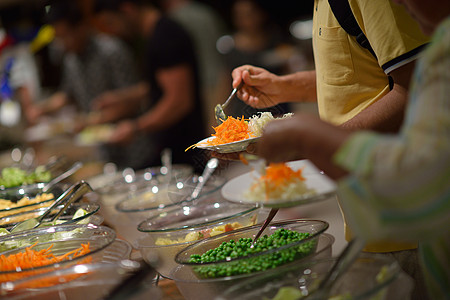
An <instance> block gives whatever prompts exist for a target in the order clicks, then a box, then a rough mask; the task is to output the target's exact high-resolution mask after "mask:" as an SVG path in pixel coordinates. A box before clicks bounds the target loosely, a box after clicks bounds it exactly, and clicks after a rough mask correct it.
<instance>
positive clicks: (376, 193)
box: [258, 0, 450, 300]
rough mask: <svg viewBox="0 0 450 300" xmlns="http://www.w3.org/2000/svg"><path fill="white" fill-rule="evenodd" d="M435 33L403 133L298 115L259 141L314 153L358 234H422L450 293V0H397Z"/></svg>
mask: <svg viewBox="0 0 450 300" xmlns="http://www.w3.org/2000/svg"><path fill="white" fill-rule="evenodd" d="M395 2H397V3H401V4H403V5H404V6H406V8H407V10H408V11H409V12H410V14H411V15H412V16H414V18H415V19H417V20H418V22H419V24H420V27H421V29H422V30H423V31H424V33H426V34H430V35H431V34H433V37H432V40H431V43H430V44H429V45H428V46H427V48H426V49H425V50H424V53H423V56H422V57H421V58H419V60H418V62H417V64H416V68H415V71H414V75H413V79H412V84H411V92H410V94H409V99H408V104H407V108H406V115H405V120H404V122H403V124H402V127H401V130H400V132H399V133H398V134H395V135H392V134H390V135H387V134H381V133H376V132H373V131H356V132H351V131H348V130H345V129H344V128H342V127H336V126H333V125H331V124H329V123H325V122H323V121H321V120H319V119H318V118H316V117H313V116H308V115H298V116H296V117H295V118H292V119H291V120H286V121H284V120H283V121H275V122H273V123H271V124H269V125H268V126H267V127H266V129H265V131H264V134H263V136H262V138H261V141H260V143H259V145H258V150H259V154H260V155H261V156H262V157H264V158H266V159H268V160H269V161H287V160H293V159H298V158H309V159H310V160H312V161H313V162H314V164H316V165H317V166H318V167H319V168H321V170H324V171H325V172H326V173H327V174H328V175H330V176H332V177H334V178H335V179H338V180H339V181H338V187H339V188H338V193H339V199H340V203H341V206H342V209H343V210H344V213H345V215H346V219H347V220H348V222H349V224H350V225H351V226H352V229H353V230H354V231H355V233H356V234H357V236H360V237H363V238H365V239H366V240H368V241H379V240H382V239H389V240H396V241H403V242H414V241H416V240H418V241H419V251H418V254H419V259H420V266H421V269H422V271H423V274H424V279H423V278H422V279H418V278H416V281H415V284H416V286H422V285H423V284H424V283H425V284H426V287H427V289H426V292H427V294H428V297H427V294H426V293H425V291H421V290H420V289H419V290H417V289H416V290H415V291H414V293H413V295H412V298H413V299H420V300H423V299H433V300H436V299H450V181H449V174H450V155H449V153H450V105H449V104H450V102H449V101H450V99H449V94H450V72H449V70H450V2H448V1H439V0H430V1H427V2H423V1H422V0H395Z"/></svg>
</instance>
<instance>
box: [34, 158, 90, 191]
mask: <svg viewBox="0 0 450 300" xmlns="http://www.w3.org/2000/svg"><path fill="white" fill-rule="evenodd" d="M82 166H83V163H81V162H76V163H74V164H73V165H72V167H70V168H69V169H68V170H67V171H65V172H63V173H61V174H60V175H59V176H57V177H55V178H53V179H52V180H51V181H50V182H49V183H47V184H46V185H45V186H44V188H43V189H42V192H43V193H46V192H48V190H50V189H51V188H52V187H53V186H54V185H55V184H57V183H59V182H60V181H63V180H64V179H66V178H67V177H69V176H71V175H72V174H74V173H75V172H76V171H78V170H79V169H81V167H82Z"/></svg>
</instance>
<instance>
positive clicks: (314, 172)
mask: <svg viewBox="0 0 450 300" xmlns="http://www.w3.org/2000/svg"><path fill="white" fill-rule="evenodd" d="M288 165H289V166H290V167H291V168H292V169H293V170H298V169H300V168H303V172H302V175H303V177H305V179H306V185H307V187H308V188H312V189H314V190H315V193H314V194H304V195H298V197H296V198H295V199H291V200H281V199H269V200H265V199H261V201H260V202H255V201H252V200H249V199H246V198H245V197H244V193H245V192H246V191H247V190H248V189H249V188H250V186H251V185H252V184H253V181H254V180H255V178H258V177H259V176H260V175H258V174H257V173H256V172H255V171H252V172H248V173H245V174H243V175H240V176H238V177H235V178H233V179H231V180H230V181H228V182H227V183H226V184H225V185H224V186H223V187H222V196H223V197H224V198H225V199H227V200H228V201H231V202H236V203H241V204H253V205H254V204H256V205H258V206H263V207H270V208H283V207H293V206H298V205H303V204H308V203H312V202H317V201H321V200H325V199H328V198H329V197H330V196H333V195H334V194H335V192H336V183H335V182H334V181H333V180H331V179H330V178H329V177H328V176H326V175H324V174H323V173H322V172H321V171H320V170H319V169H317V168H316V167H315V166H314V164H312V163H311V162H310V161H309V160H297V161H292V162H289V163H288Z"/></svg>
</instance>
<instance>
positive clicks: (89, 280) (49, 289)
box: [0, 260, 162, 300]
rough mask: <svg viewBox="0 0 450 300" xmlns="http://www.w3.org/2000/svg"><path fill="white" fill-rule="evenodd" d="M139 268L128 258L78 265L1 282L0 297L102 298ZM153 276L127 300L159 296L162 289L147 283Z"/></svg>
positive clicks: (147, 278)
mask: <svg viewBox="0 0 450 300" xmlns="http://www.w3.org/2000/svg"><path fill="white" fill-rule="evenodd" d="M138 268H139V263H138V262H135V261H130V260H120V261H117V262H113V263H94V264H80V265H76V266H71V267H68V268H65V269H58V270H55V271H52V272H48V273H45V274H39V275H36V276H32V277H28V278H25V279H22V280H17V281H16V282H9V283H7V284H2V285H1V286H0V290H1V294H0V296H1V297H5V298H8V299H11V300H19V299H24V300H25V299H33V300H36V299H42V300H47V299H60V300H63V299H64V300H65V299H71V300H85V299H86V298H88V299H105V297H106V296H107V295H108V294H109V293H110V292H112V291H113V290H114V288H115V287H117V286H118V285H119V284H120V283H121V282H122V281H124V280H126V279H127V278H128V276H130V274H132V272H136V271H137V270H138ZM154 276H155V272H150V273H149V274H148V275H147V276H146V277H145V279H144V282H143V284H142V285H141V286H140V290H138V293H137V295H127V296H129V297H128V298H127V299H131V300H138V299H155V300H158V299H161V298H162V293H161V290H160V289H159V288H157V287H155V286H152V285H151V284H150V283H151V281H152V280H153V278H154Z"/></svg>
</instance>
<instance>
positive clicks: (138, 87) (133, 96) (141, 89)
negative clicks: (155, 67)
mask: <svg viewBox="0 0 450 300" xmlns="http://www.w3.org/2000/svg"><path fill="white" fill-rule="evenodd" d="M149 91H150V87H149V85H148V83H146V82H139V83H137V84H135V85H132V86H129V87H127V88H123V89H120V90H117V91H116V93H117V94H118V96H119V97H120V99H121V101H122V102H128V103H136V102H138V103H140V102H141V101H143V99H145V98H146V97H147V95H148V93H149Z"/></svg>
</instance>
